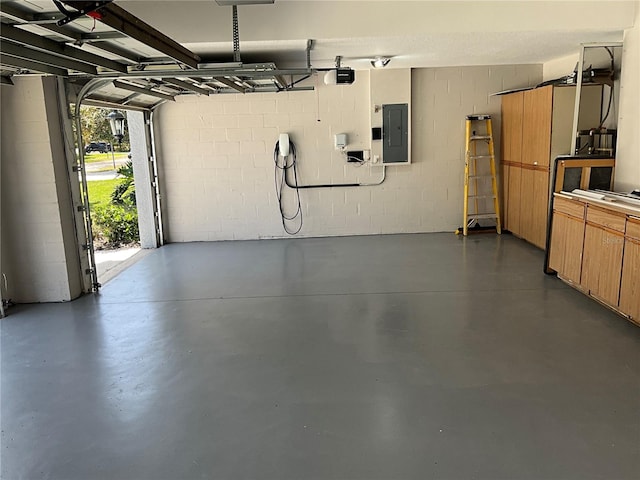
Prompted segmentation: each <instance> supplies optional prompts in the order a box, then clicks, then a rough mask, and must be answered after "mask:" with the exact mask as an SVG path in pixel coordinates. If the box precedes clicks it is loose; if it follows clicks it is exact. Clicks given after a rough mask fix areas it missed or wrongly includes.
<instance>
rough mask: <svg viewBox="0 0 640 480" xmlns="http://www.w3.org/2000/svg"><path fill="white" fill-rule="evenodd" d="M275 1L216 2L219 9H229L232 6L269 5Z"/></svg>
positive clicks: (241, 0)
mask: <svg viewBox="0 0 640 480" xmlns="http://www.w3.org/2000/svg"><path fill="white" fill-rule="evenodd" d="M275 1H276V0H216V3H217V4H218V5H220V6H221V7H230V6H233V5H263V4H271V3H274V2H275Z"/></svg>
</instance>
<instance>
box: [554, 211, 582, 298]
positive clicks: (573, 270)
mask: <svg viewBox="0 0 640 480" xmlns="http://www.w3.org/2000/svg"><path fill="white" fill-rule="evenodd" d="M584 228H585V224H584V219H581V218H575V217H571V216H569V215H564V214H562V213H557V212H554V214H553V227H552V228H551V246H550V248H549V268H551V269H553V270H555V271H556V272H558V275H560V276H562V278H564V279H565V280H569V281H571V282H572V283H575V284H576V285H579V284H580V274H581V272H582V247H583V243H584Z"/></svg>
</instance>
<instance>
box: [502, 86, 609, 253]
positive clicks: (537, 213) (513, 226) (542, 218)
mask: <svg viewBox="0 0 640 480" xmlns="http://www.w3.org/2000/svg"><path fill="white" fill-rule="evenodd" d="M575 91H576V89H575V86H555V87H554V86H550V85H549V86H546V87H541V88H535V89H532V90H526V91H523V92H515V93H510V94H507V95H504V96H503V97H502V164H503V175H504V176H505V177H506V178H503V188H504V189H505V192H504V193H503V211H504V215H503V218H504V225H505V229H506V230H508V231H510V232H511V233H513V234H514V235H516V236H518V237H521V238H523V239H524V240H527V241H528V242H531V243H533V244H534V245H536V246H537V247H540V248H544V247H545V240H546V223H547V207H548V204H549V166H550V164H551V161H552V160H553V159H554V158H555V157H557V156H558V155H562V154H568V153H570V150H571V139H572V135H571V132H572V130H573V111H574V101H575ZM585 92H586V93H585ZM601 93H602V86H600V85H590V86H586V87H584V88H583V95H582V96H581V99H582V100H581V106H580V118H579V127H580V128H590V127H594V126H598V125H599V123H600V113H601V105H600V103H601V96H600V95H601ZM587 125H589V126H590V127H587Z"/></svg>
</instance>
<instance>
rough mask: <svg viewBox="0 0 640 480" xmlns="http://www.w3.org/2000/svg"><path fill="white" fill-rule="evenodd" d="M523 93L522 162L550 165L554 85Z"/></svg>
mask: <svg viewBox="0 0 640 480" xmlns="http://www.w3.org/2000/svg"><path fill="white" fill-rule="evenodd" d="M523 93H524V102H523V105H524V116H523V120H522V163H526V164H529V165H540V166H543V165H544V166H549V155H550V152H551V116H552V107H553V87H552V86H551V85H549V86H547V87H542V88H536V89H534V90H527V91H525V92H523Z"/></svg>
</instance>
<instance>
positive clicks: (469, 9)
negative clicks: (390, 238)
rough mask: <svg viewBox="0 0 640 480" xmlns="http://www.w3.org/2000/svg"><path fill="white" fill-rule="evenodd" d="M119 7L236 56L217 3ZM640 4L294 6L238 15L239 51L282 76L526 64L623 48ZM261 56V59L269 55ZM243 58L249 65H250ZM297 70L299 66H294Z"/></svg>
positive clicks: (287, 1)
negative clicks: (303, 69)
mask: <svg viewBox="0 0 640 480" xmlns="http://www.w3.org/2000/svg"><path fill="white" fill-rule="evenodd" d="M117 3H118V4H119V5H120V6H122V7H123V8H125V9H127V10H128V11H130V12H131V13H133V14H134V15H136V16H138V17H140V18H141V19H143V20H145V21H146V22H148V23H149V24H151V25H152V26H154V27H155V28H157V29H159V30H160V31H161V32H163V33H165V34H167V35H169V36H170V37H172V38H173V39H175V40H176V41H178V42H180V43H182V44H184V45H185V46H187V47H188V48H190V49H192V50H193V51H195V52H196V53H198V54H200V55H204V56H206V55H212V54H223V55H224V54H225V53H226V55H227V57H226V58H228V56H229V55H230V52H231V51H232V43H231V38H232V29H231V25H232V24H231V7H220V6H218V5H217V4H216V3H215V1H214V0H201V1H159V2H158V1H151V0H142V1H141V0H136V1H134V0H120V1H118V2H117ZM638 4H639V2H638V1H637V0H636V1H606V0H605V1H602V0H600V1H568V2H563V1H523V2H519V1H455V0H449V1H310V0H309V1H294V0H276V2H275V4H273V5H251V6H240V7H238V16H239V27H240V28H239V30H240V49H241V52H242V53H243V54H244V55H245V56H246V57H247V58H252V57H253V55H252V54H253V53H255V52H262V55H264V60H265V61H267V60H269V61H275V62H276V63H278V66H279V67H281V68H286V67H290V66H291V67H292V66H302V64H303V63H304V60H305V56H304V48H305V45H306V40H307V39H313V40H314V41H315V44H314V48H313V51H312V53H311V60H312V65H313V66H314V67H316V68H325V67H332V66H334V59H335V57H336V55H341V56H343V57H344V61H343V64H345V65H348V66H351V67H352V68H355V69H362V68H370V64H369V59H370V58H372V57H374V56H376V55H389V56H393V57H394V59H393V61H392V62H391V64H390V65H389V67H395V68H400V67H403V68H405V67H433V66H457V65H488V64H527V63H543V62H545V61H548V60H551V59H554V58H558V57H562V56H565V55H569V54H572V53H576V52H577V51H578V49H579V45H580V44H581V43H588V42H610V41H621V40H622V39H623V32H624V29H626V28H630V27H632V26H633V18H635V9H636V8H638ZM260 58H262V56H260ZM243 60H244V58H243ZM292 62H293V64H292Z"/></svg>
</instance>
